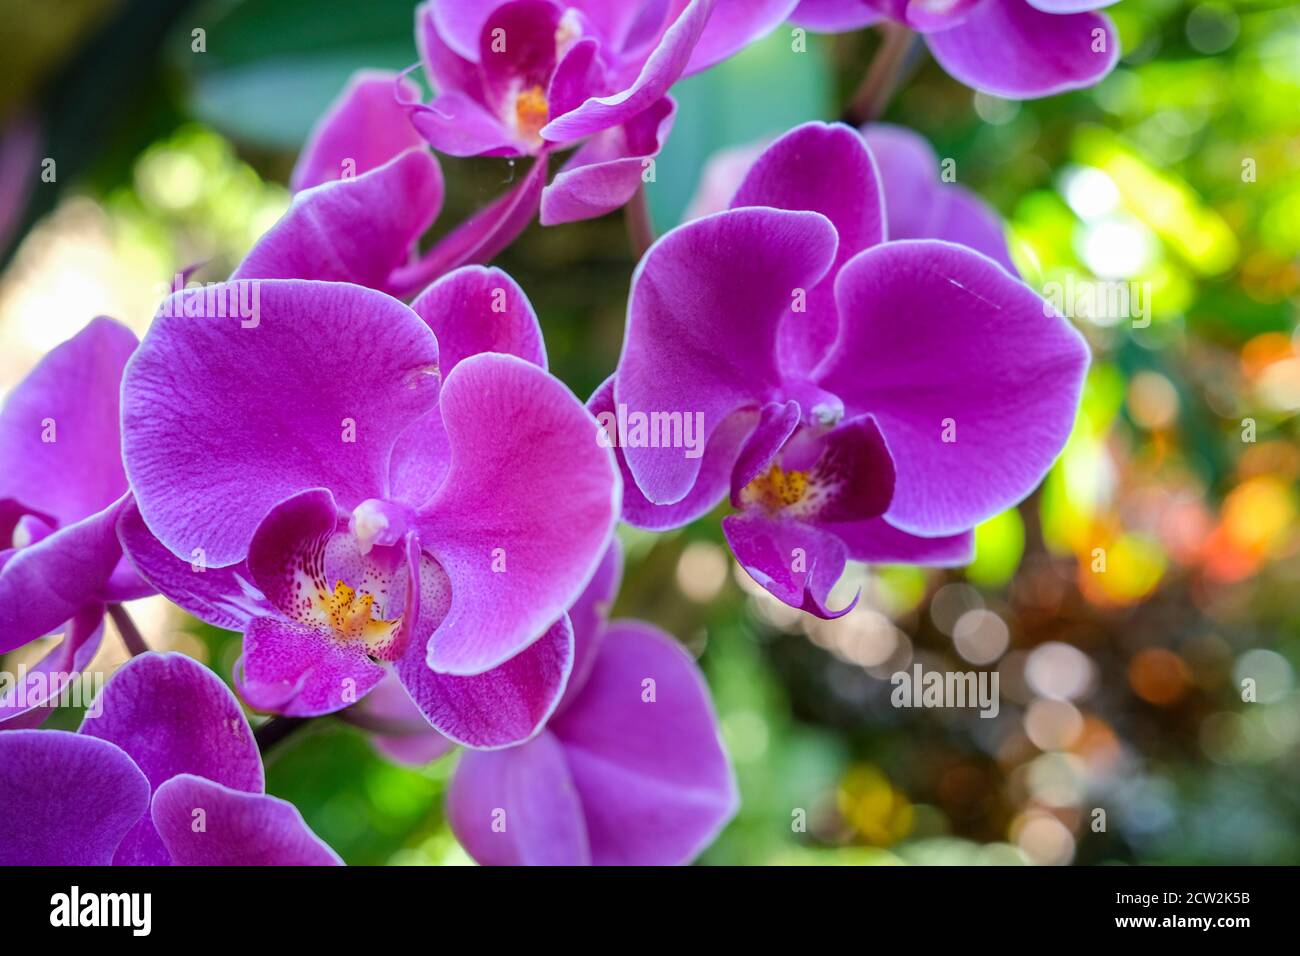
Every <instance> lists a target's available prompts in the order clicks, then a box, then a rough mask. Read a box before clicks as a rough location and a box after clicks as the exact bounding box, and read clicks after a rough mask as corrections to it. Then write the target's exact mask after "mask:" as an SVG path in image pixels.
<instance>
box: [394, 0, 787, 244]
mask: <svg viewBox="0 0 1300 956" xmlns="http://www.w3.org/2000/svg"><path fill="white" fill-rule="evenodd" d="M794 6H795V4H794V2H793V0H671V2H646V0H566V2H561V0H486V2H484V0H430V2H427V3H425V4H423V5H422V6H421V7H420V8H419V10H418V12H417V14H416V35H417V39H418V42H419V46H420V52H421V58H422V62H423V65H424V72H425V74H426V76H427V77H428V79H429V82H430V84H431V85H432V86H433V87H434V90H435V97H434V99H433V101H432V102H431V103H427V104H425V103H419V102H415V101H413V100H409V99H408V100H407V101H406V102H407V106H408V108H409V110H410V115H411V122H412V123H414V124H415V127H416V128H417V129H418V130H419V131H420V133H421V135H423V136H424V138H425V139H426V140H427V141H428V142H429V143H430V144H431V145H432V146H433V147H434V148H435V149H438V150H440V151H442V152H444V153H447V154H449V155H452V156H534V157H537V158H536V161H535V162H534V164H533V167H532V170H531V171H530V173H529V174H528V176H527V177H526V178H525V181H524V183H523V184H521V186H520V187H518V192H519V193H520V194H521V195H525V194H526V195H527V197H528V201H529V202H530V203H531V204H532V206H531V208H530V210H529V212H530V215H531V211H532V209H535V208H536V204H537V203H538V202H539V201H540V205H541V220H542V224H543V225H553V224H557V223H563V222H572V221H575V220H579V219H588V218H592V217H595V216H600V215H603V214H605V213H607V212H610V211H612V210H614V209H617V208H618V207H619V206H622V205H623V204H624V203H625V202H627V201H628V200H629V199H630V198H631V197H632V195H633V194H634V193H635V192H636V190H637V189H638V188H639V187H640V185H641V183H642V176H643V174H644V171H645V169H646V167H647V166H648V165H649V164H650V163H651V162H652V161H653V159H654V157H655V156H656V155H658V153H659V151H660V149H661V148H662V147H663V144H664V141H665V140H666V138H667V136H668V134H669V131H670V130H671V128H672V123H673V118H674V115H675V112H676V105H675V104H674V102H673V100H672V99H671V97H669V96H668V95H667V94H668V90H669V88H670V87H671V86H672V85H673V83H675V82H676V81H677V80H678V79H679V78H680V77H682V76H684V75H690V74H691V73H695V72H698V71H700V70H703V69H706V68H707V67H709V66H711V65H713V64H714V63H717V62H719V61H721V60H723V59H725V58H727V57H728V56H730V55H731V54H733V53H735V52H736V51H737V50H739V49H741V48H742V47H744V46H745V45H746V44H747V43H749V42H750V41H752V40H754V39H756V38H757V37H759V36H762V35H764V34H766V33H767V32H769V31H770V30H771V29H772V28H773V27H774V26H776V24H778V23H780V22H781V21H782V20H783V19H785V17H786V16H787V15H788V14H789V13H790V11H791V10H792V9H793V8H794ZM578 143H581V145H580V146H579V148H578V149H577V150H576V152H574V154H573V155H572V156H571V157H570V158H569V159H568V161H567V162H566V163H565V165H564V167H563V169H562V170H561V171H560V172H559V173H558V174H557V175H556V176H555V178H554V180H553V181H552V182H551V183H550V184H549V185H547V186H545V189H542V185H543V183H544V181H545V180H544V177H545V175H546V165H547V164H546V158H547V156H548V155H549V154H550V153H551V152H554V151H556V150H562V149H567V148H569V147H570V146H572V145H574V144H578Z"/></svg>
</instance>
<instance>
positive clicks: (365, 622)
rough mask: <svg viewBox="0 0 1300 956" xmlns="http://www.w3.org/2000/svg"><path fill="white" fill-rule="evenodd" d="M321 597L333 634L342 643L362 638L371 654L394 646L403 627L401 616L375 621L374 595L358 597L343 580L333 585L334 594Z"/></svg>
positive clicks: (364, 594) (354, 590) (353, 589)
mask: <svg viewBox="0 0 1300 956" xmlns="http://www.w3.org/2000/svg"><path fill="white" fill-rule="evenodd" d="M321 598H322V599H323V603H324V610H325V613H326V615H327V616H328V617H329V623H330V626H331V627H332V628H333V629H334V632H335V633H336V634H338V635H339V637H340V638H342V639H343V640H347V641H354V640H358V639H360V640H362V641H364V642H365V644H366V647H367V648H369V649H370V650H372V651H377V650H380V649H382V648H384V647H385V646H387V645H389V644H391V643H392V641H393V639H394V637H396V635H397V631H398V629H399V628H400V627H401V626H402V619H401V617H400V616H399V617H397V618H395V619H394V620H391V621H384V620H377V619H376V618H374V617H373V616H372V615H373V611H374V603H375V599H374V596H373V595H370V594H366V593H364V592H363V593H362V594H361V595H359V596H358V594H357V592H356V589H355V588H350V587H348V586H347V585H346V584H344V583H343V582H342V581H337V582H336V583H335V584H334V592H333V593H332V594H329V595H326V594H321Z"/></svg>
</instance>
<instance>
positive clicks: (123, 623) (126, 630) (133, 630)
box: [108, 604, 149, 657]
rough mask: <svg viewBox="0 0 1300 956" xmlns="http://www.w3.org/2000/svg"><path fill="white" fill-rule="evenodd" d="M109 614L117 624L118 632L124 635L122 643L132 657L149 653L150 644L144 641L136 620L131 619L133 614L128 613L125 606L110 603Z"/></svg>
mask: <svg viewBox="0 0 1300 956" xmlns="http://www.w3.org/2000/svg"><path fill="white" fill-rule="evenodd" d="M108 616H109V617H111V618H112V619H113V623H114V624H115V625H117V632H118V633H119V634H121V635H122V643H123V645H125V646H126V649H127V652H128V653H129V654H130V655H131V656H132V657H136V656H138V655H140V654H147V653H149V645H148V644H146V643H145V642H144V637H142V636H141V634H140V629H139V628H138V627H136V626H135V621H133V620H131V615H130V614H129V613H127V610H126V608H125V607H124V606H122V605H121V604H110V605H109V606H108Z"/></svg>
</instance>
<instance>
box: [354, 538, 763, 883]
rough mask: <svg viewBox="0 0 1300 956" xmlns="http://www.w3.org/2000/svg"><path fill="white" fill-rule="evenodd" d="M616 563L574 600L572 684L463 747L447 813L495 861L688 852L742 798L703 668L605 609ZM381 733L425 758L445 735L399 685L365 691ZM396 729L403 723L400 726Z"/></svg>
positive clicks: (666, 860) (659, 857)
mask: <svg viewBox="0 0 1300 956" xmlns="http://www.w3.org/2000/svg"><path fill="white" fill-rule="evenodd" d="M621 576H622V558H621V552H620V551H619V550H618V548H617V546H615V547H612V548H611V549H610V550H609V552H608V553H607V554H606V556H605V559H604V560H603V561H602V562H601V565H600V568H599V569H598V570H597V572H596V574H595V576H594V577H593V578H592V580H591V583H590V584H589V585H588V586H587V589H586V591H584V592H583V594H582V596H581V597H580V598H579V599H578V600H577V601H576V602H575V603H574V605H573V607H571V608H570V609H569V617H570V619H571V620H572V621H573V633H574V639H575V652H574V663H573V673H572V674H571V675H570V677H569V685H568V688H567V689H566V691H565V693H564V698H563V700H562V701H561V702H560V705H559V706H558V707H557V708H556V711H555V714H554V715H553V716H552V717H551V718H550V721H549V722H548V723H547V725H546V729H545V730H543V731H542V732H541V733H540V734H538V735H537V736H536V737H535V738H533V739H532V740H530V741H528V742H527V743H524V744H521V745H519V746H516V747H510V748H507V749H502V750H492V751H485V750H470V751H466V752H465V753H463V754H462V755H461V757H460V763H459V764H457V766H456V771H455V775H454V776H453V777H452V782H451V789H450V791H449V793H448V798H447V813H448V817H449V819H450V821H451V826H452V829H453V830H454V831H455V833H456V837H457V839H459V840H460V842H461V844H462V845H463V846H464V847H465V849H466V850H467V851H468V852H469V853H470V855H471V856H473V857H474V858H475V859H476V860H478V862H480V863H483V864H492V865H517V864H524V865H574V864H595V865H598V866H600V865H640V866H655V865H672V864H679V863H689V862H690V861H691V860H693V859H694V858H695V857H696V856H698V855H699V853H700V852H701V851H702V850H703V849H704V848H705V847H706V846H708V844H709V843H710V842H712V840H713V839H714V837H716V836H717V834H718V832H719V831H720V830H721V829H722V827H723V826H725V825H726V823H727V821H728V820H730V819H731V817H732V816H733V815H734V814H735V812H736V805H737V801H738V797H737V794H736V785H735V781H734V778H733V774H732V771H731V766H730V764H729V762H728V760H727V755H726V752H725V751H724V750H723V748H722V745H721V743H720V741H719V739H718V729H717V718H716V717H715V716H714V713H713V708H712V706H711V704H710V702H709V694H708V689H707V687H706V685H705V683H704V679H703V677H702V676H701V675H700V673H699V669H698V668H697V667H696V665H695V663H694V662H693V661H692V660H691V659H690V657H689V656H688V655H687V654H686V653H685V651H683V650H682V648H681V646H680V645H679V644H678V643H677V642H676V641H675V640H673V639H672V638H671V637H670V636H668V635H667V634H665V633H663V632H662V631H660V630H659V629H658V628H655V627H652V626H651V625H649V624H646V623H644V622H642V621H633V620H626V621H613V622H610V621H608V620H607V615H608V612H609V607H610V605H611V604H612V603H613V600H614V597H615V595H616V594H617V593H618V586H619V580H620V578H621ZM360 709H362V710H363V711H365V716H363V717H361V718H359V720H358V722H359V723H361V724H362V725H363V726H367V725H371V724H375V725H382V726H384V727H387V728H389V732H387V733H382V734H376V735H375V737H374V741H375V745H376V746H377V747H378V748H379V750H380V751H381V752H383V753H384V754H386V755H387V756H389V757H391V758H393V759H395V760H399V761H401V762H403V763H407V764H412V765H416V766H422V765H423V764H425V763H428V762H429V761H430V760H432V759H435V758H437V757H439V756H442V755H443V754H444V753H446V752H447V750H448V749H450V746H451V744H450V742H449V741H447V740H445V739H444V738H441V737H439V735H437V734H436V733H434V732H433V731H431V730H429V728H428V727H427V726H425V727H423V728H420V727H419V724H418V722H417V721H415V720H413V719H412V718H413V716H414V715H413V712H414V708H413V707H412V705H411V703H410V701H409V700H404V699H403V698H402V696H401V695H400V688H397V687H394V688H393V693H392V694H391V696H385V697H384V698H382V699H378V700H373V701H372V699H371V698H367V700H366V701H365V702H363V703H362V704H361V705H360ZM394 731H396V732H394Z"/></svg>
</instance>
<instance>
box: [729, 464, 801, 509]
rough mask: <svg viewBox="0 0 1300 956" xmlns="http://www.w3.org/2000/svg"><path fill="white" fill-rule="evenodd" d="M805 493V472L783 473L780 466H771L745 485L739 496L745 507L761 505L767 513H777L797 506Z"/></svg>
mask: <svg viewBox="0 0 1300 956" xmlns="http://www.w3.org/2000/svg"><path fill="white" fill-rule="evenodd" d="M807 493H808V473H807V472H806V471H785V470H784V469H783V468H782V467H781V466H780V465H773V466H772V467H771V468H769V469H768V470H767V471H766V472H764V473H763V474H761V475H759V476H758V477H757V478H755V479H754V480H753V481H751V482H750V483H749V484H747V485H746V486H745V488H744V490H743V491H742V492H741V493H740V495H741V500H742V501H743V502H744V503H745V504H746V505H762V506H763V507H764V508H767V509H768V510H769V511H779V510H781V509H782V508H789V507H791V506H792V505H796V504H798V503H799V502H800V501H802V500H803V498H804V495H806V494H807Z"/></svg>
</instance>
